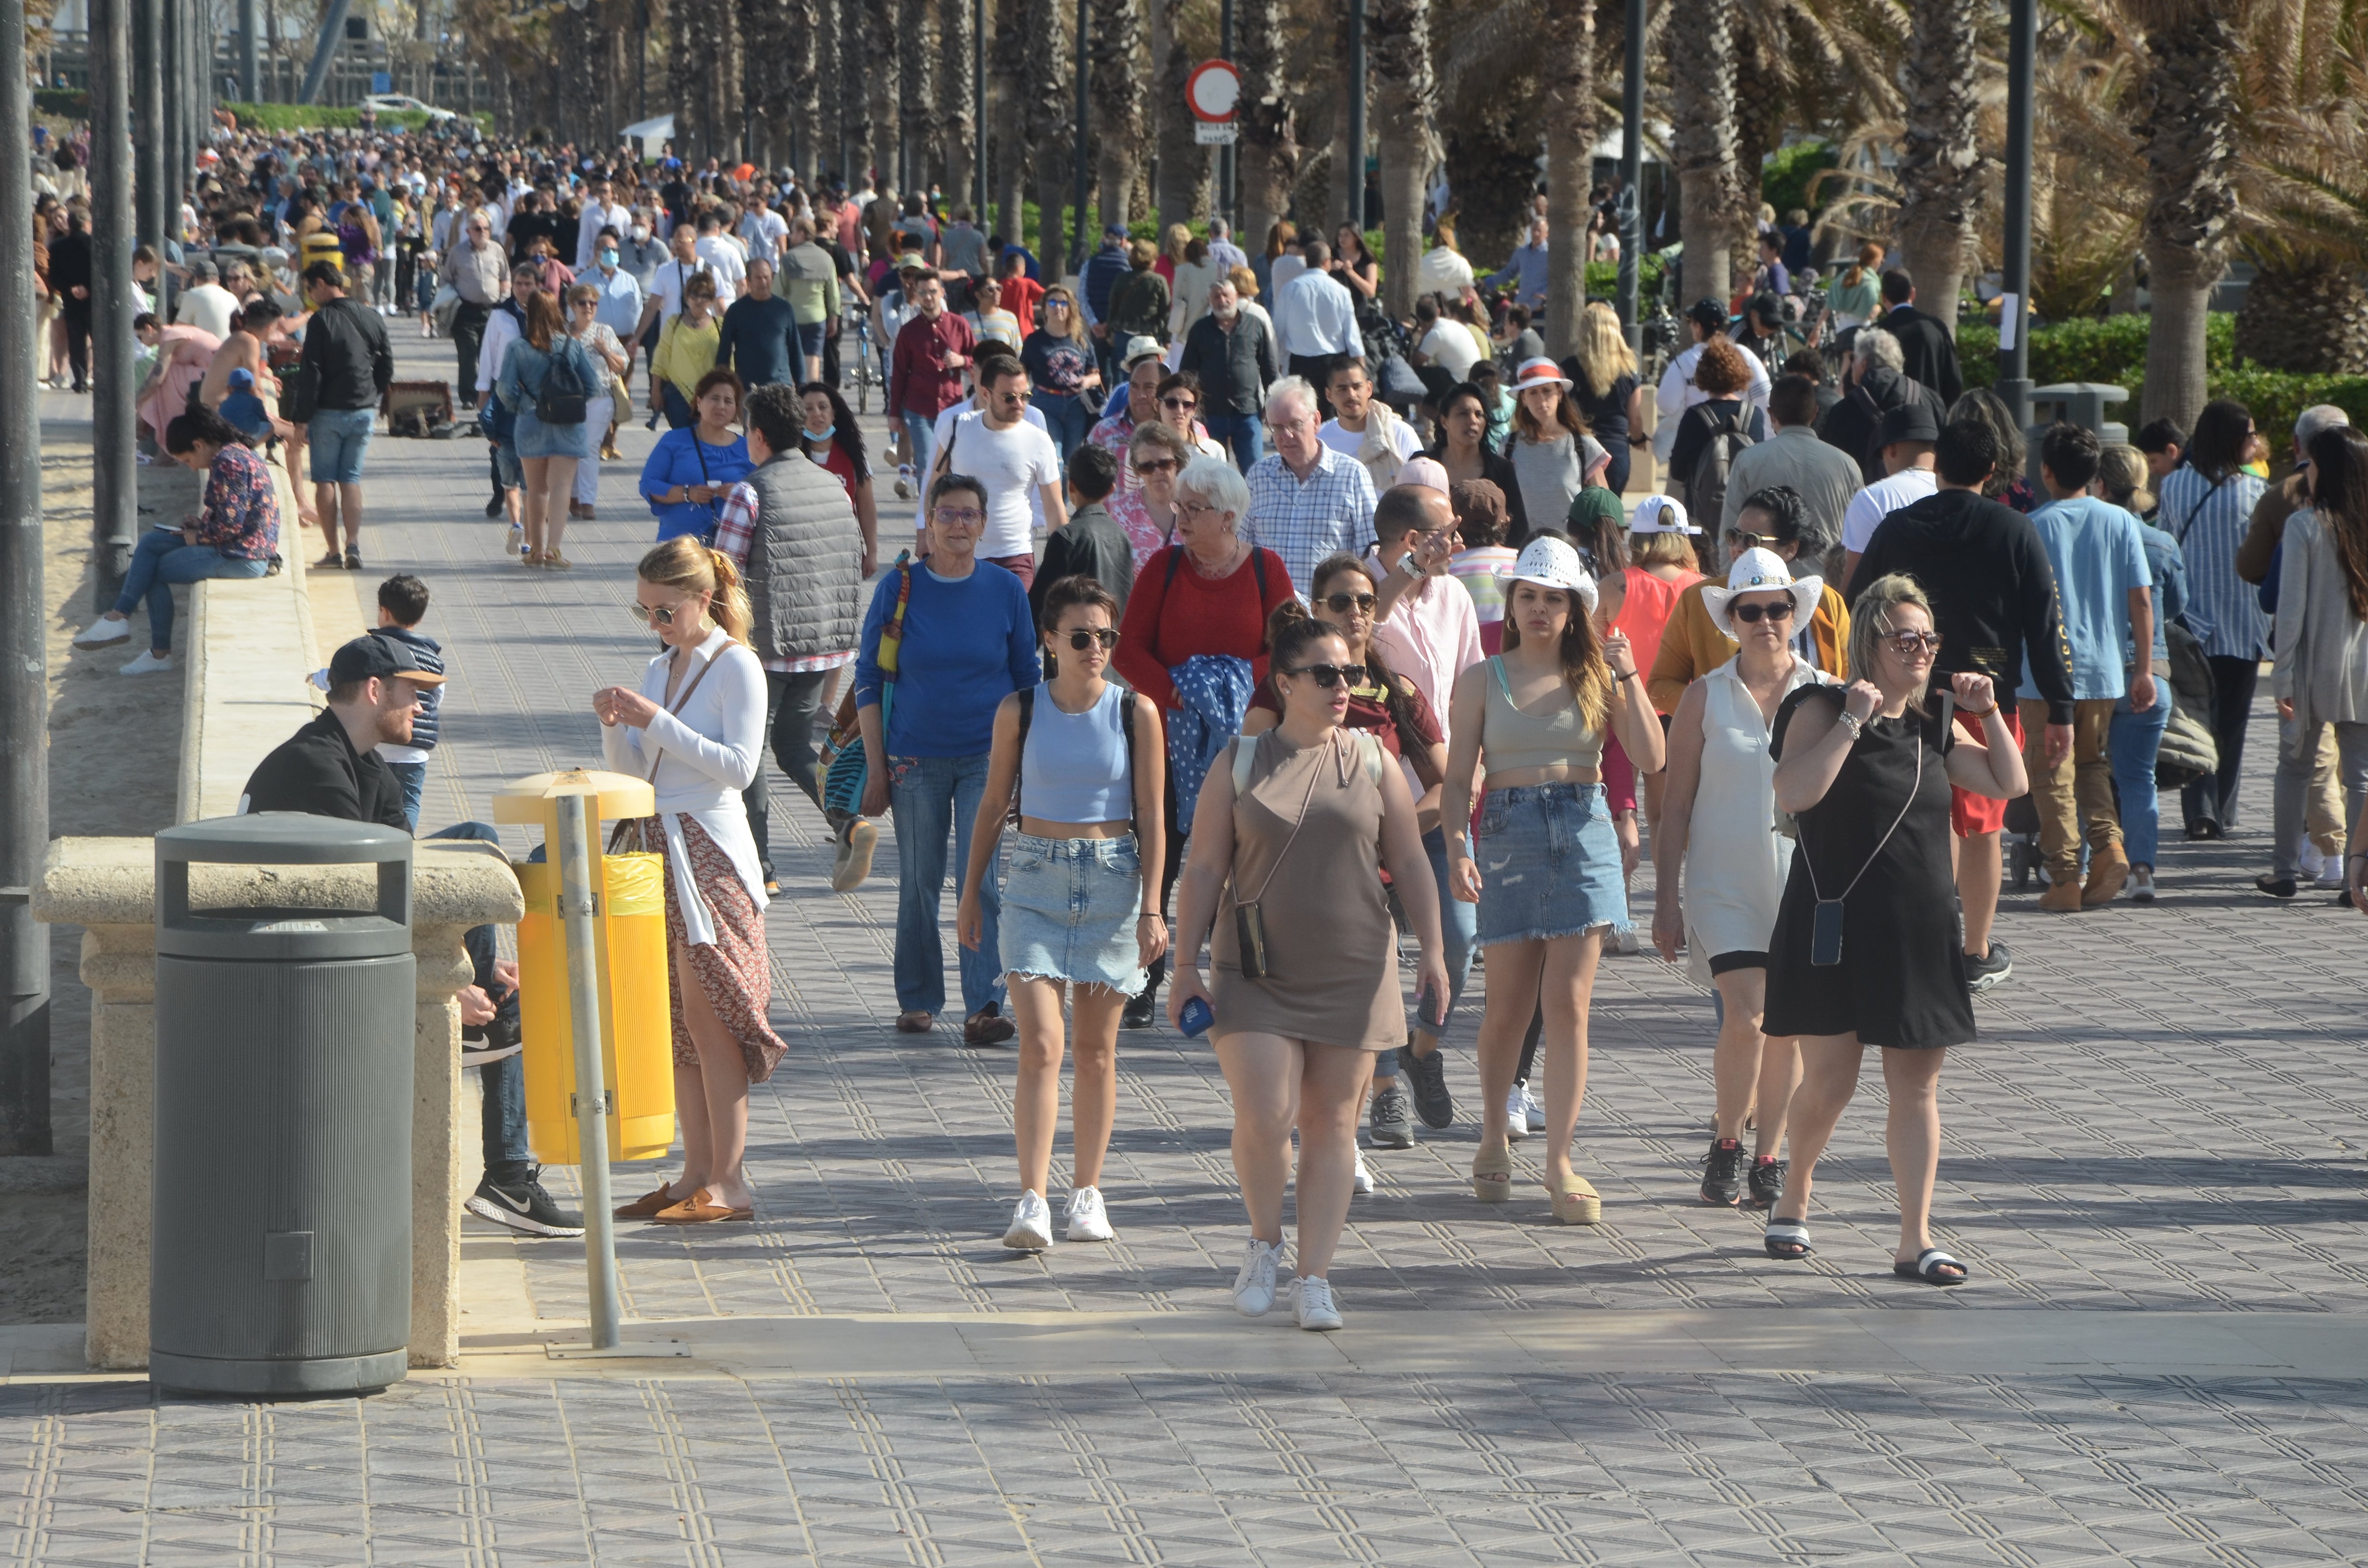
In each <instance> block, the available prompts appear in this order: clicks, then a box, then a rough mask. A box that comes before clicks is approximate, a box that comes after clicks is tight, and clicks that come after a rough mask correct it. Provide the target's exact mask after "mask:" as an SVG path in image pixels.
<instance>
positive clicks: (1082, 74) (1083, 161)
mask: <svg viewBox="0 0 2368 1568" xmlns="http://www.w3.org/2000/svg"><path fill="white" fill-rule="evenodd" d="M1086 7H1087V0H1077V150H1076V158H1075V160H1074V161H1075V163H1076V171H1075V173H1076V177H1075V178H1074V179H1073V180H1072V181H1071V184H1072V186H1073V187H1074V188H1075V190H1076V200H1077V216H1076V225H1075V227H1076V235H1077V237H1076V243H1075V244H1072V245H1071V246H1070V247H1069V255H1070V256H1071V258H1072V259H1071V261H1070V263H1069V265H1070V266H1071V267H1075V268H1076V271H1077V275H1078V276H1079V277H1081V278H1082V277H1083V276H1085V271H1086V257H1087V256H1089V255H1091V254H1092V253H1091V252H1089V251H1088V250H1087V248H1086V191H1087V188H1088V187H1090V185H1091V184H1092V181H1093V170H1092V168H1091V167H1090V166H1089V165H1090V156H1091V154H1090V153H1089V150H1088V143H1087V136H1086V73H1087V53H1088V52H1089V51H1090V48H1091V45H1090V42H1089V40H1087V32H1088V31H1089V30H1090V29H1091V27H1092V22H1091V19H1090V18H1089V17H1088V16H1087V9H1086Z"/></svg>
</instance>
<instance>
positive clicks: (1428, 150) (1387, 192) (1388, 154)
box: [1349, 0, 1584, 318]
mask: <svg viewBox="0 0 2368 1568" xmlns="http://www.w3.org/2000/svg"><path fill="white" fill-rule="evenodd" d="M1582 8H1584V7H1582ZM1369 36H1370V38H1371V39H1372V51H1373V81H1374V94H1373V97H1374V107H1375V108H1376V109H1377V110H1378V118H1379V119H1380V131H1381V144H1382V222H1383V236H1382V254H1383V256H1387V257H1388V258H1389V262H1388V265H1387V266H1386V267H1384V268H1383V272H1382V302H1383V309H1385V310H1387V311H1388V312H1389V313H1390V314H1391V315H1392V316H1393V317H1395V318H1404V317H1407V316H1411V315H1413V314H1414V291H1415V290H1414V286H1415V278H1416V276H1417V273H1418V272H1419V271H1420V270H1421V259H1422V202H1423V192H1424V187H1426V186H1427V185H1428V184H1429V179H1430V165H1431V161H1432V148H1433V145H1434V143H1435V142H1436V140H1437V138H1436V132H1435V131H1434V128H1433V123H1432V122H1433V119H1434V118H1435V116H1436V115H1437V113H1438V109H1439V76H1438V73H1437V72H1436V71H1434V70H1433V69H1432V68H1431V54H1430V45H1431V40H1430V0H1381V4H1380V6H1378V7H1376V9H1375V11H1374V14H1373V17H1372V24H1371V28H1370V33H1369ZM1349 170H1350V174H1349V177H1350V178H1351V179H1358V180H1361V179H1363V178H1364V177H1365V159H1364V149H1362V148H1351V149H1350V151H1349Z"/></svg>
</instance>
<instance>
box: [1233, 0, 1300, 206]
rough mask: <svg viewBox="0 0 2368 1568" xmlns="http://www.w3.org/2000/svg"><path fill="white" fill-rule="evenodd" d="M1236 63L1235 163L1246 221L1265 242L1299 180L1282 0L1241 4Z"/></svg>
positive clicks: (1237, 9)
mask: <svg viewBox="0 0 2368 1568" xmlns="http://www.w3.org/2000/svg"><path fill="white" fill-rule="evenodd" d="M1234 25H1235V29H1236V30H1235V50H1234V52H1235V64H1236V65H1237V66H1239V67H1240V69H1241V74H1242V102H1241V108H1239V109H1238V110H1237V111H1236V115H1235V119H1236V123H1237V124H1238V126H1239V128H1240V130H1239V135H1240V138H1241V141H1240V143H1239V145H1238V148H1237V150H1236V153H1235V166H1236V168H1237V170H1238V174H1239V178H1240V181H1241V199H1242V218H1243V223H1244V226H1245V227H1246V228H1247V230H1248V232H1249V233H1252V234H1254V235H1258V236H1259V237H1261V238H1263V237H1264V235H1265V233H1266V232H1267V229H1268V228H1269V226H1270V225H1271V224H1272V223H1273V222H1274V221H1275V220H1276V219H1278V218H1281V217H1282V216H1283V215H1284V214H1285V213H1287V212H1288V211H1289V210H1290V209H1291V195H1292V186H1293V185H1295V184H1296V183H1297V182H1298V178H1299V135H1298V125H1297V121H1296V119H1295V118H1294V115H1293V112H1292V99H1293V94H1292V90H1291V85H1290V83H1289V82H1288V81H1287V80H1286V75H1285V71H1284V63H1283V43H1284V40H1283V36H1282V5H1281V0H1237V4H1236V5H1235V10H1234Z"/></svg>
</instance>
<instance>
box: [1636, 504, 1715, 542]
mask: <svg viewBox="0 0 2368 1568" xmlns="http://www.w3.org/2000/svg"><path fill="white" fill-rule="evenodd" d="M1628 531H1629V532H1630V533H1632V534H1698V533H1700V532H1702V529H1700V528H1696V527H1695V526H1694V525H1693V524H1692V523H1691V522H1690V521H1688V520H1687V517H1686V504H1685V503H1684V502H1682V501H1680V500H1679V499H1678V498H1677V497H1676V496H1674V495H1647V496H1645V498H1644V499H1643V500H1642V501H1639V502H1637V503H1636V510H1635V512H1634V514H1633V515H1631V516H1630V517H1629V518H1628Z"/></svg>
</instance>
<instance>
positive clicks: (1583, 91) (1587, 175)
mask: <svg viewBox="0 0 2368 1568" xmlns="http://www.w3.org/2000/svg"><path fill="white" fill-rule="evenodd" d="M1543 34H1544V36H1543V37H1542V38H1541V39H1540V40H1538V41H1539V44H1540V47H1541V52H1542V53H1543V56H1544V62H1545V78H1546V223H1547V231H1546V232H1547V237H1548V241H1549V246H1550V248H1549V249H1548V250H1547V252H1546V262H1547V265H1546V330H1547V332H1548V333H1549V334H1551V336H1550V337H1549V339H1548V341H1547V345H1546V352H1548V353H1549V354H1552V355H1554V357H1555V358H1562V357H1563V356H1564V355H1566V354H1575V353H1577V351H1578V324H1579V318H1580V316H1581V315H1583V314H1584V313H1585V312H1586V310H1587V247H1588V233H1587V225H1588V217H1589V215H1590V212H1591V204H1590V203H1589V202H1588V195H1589V194H1590V192H1589V187H1590V186H1591V184H1592V183H1593V175H1594V162H1595V157H1594V154H1595V124H1596V108H1597V106H1596V102H1595V7H1594V6H1591V5H1587V4H1578V5H1570V6H1558V7H1556V8H1555V9H1554V10H1553V11H1551V12H1549V13H1548V15H1547V18H1546V25H1545V27H1544V28H1543Z"/></svg>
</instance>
